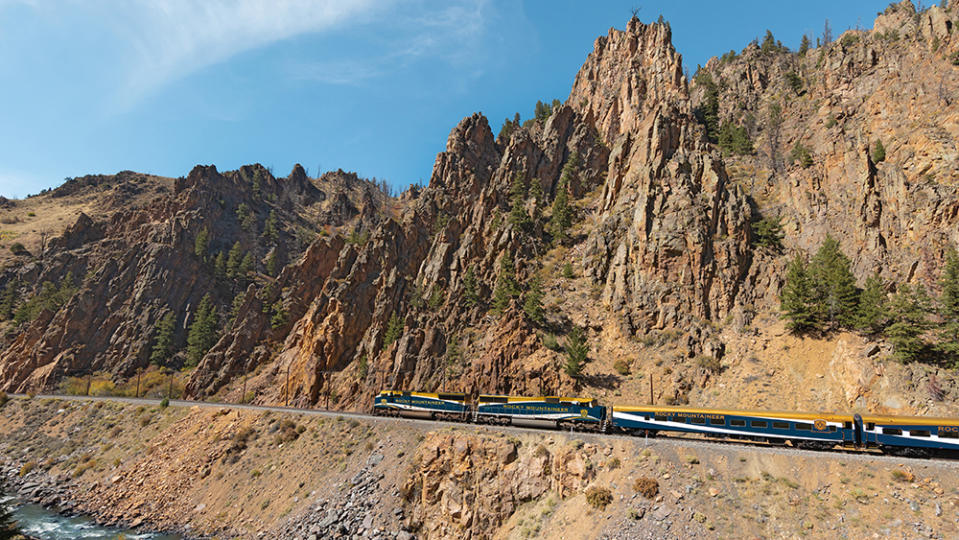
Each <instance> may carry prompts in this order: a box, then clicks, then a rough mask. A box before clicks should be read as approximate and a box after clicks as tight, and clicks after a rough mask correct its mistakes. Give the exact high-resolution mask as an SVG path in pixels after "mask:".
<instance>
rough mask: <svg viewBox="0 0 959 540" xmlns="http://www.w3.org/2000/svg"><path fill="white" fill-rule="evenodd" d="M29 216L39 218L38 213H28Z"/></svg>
mask: <svg viewBox="0 0 959 540" xmlns="http://www.w3.org/2000/svg"><path fill="white" fill-rule="evenodd" d="M27 216H29V217H37V213H36V212H27Z"/></svg>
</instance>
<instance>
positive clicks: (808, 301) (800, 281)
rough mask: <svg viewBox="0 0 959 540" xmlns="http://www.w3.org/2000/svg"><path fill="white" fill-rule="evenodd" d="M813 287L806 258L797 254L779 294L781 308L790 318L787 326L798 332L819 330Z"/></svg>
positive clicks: (783, 313)
mask: <svg viewBox="0 0 959 540" xmlns="http://www.w3.org/2000/svg"><path fill="white" fill-rule="evenodd" d="M812 304H813V288H812V280H811V279H810V277H809V272H808V268H807V265H806V258H805V257H803V256H802V255H800V254H796V256H795V257H794V258H793V260H792V262H790V263H789V268H788V270H787V271H786V282H785V283H784V284H783V289H782V292H780V294H779V309H780V310H781V311H782V317H783V318H784V319H788V320H789V322H788V323H787V324H786V326H788V327H789V329H790V330H791V331H793V332H796V333H802V332H808V331H809V330H818V329H819V324H818V321H817V320H816V316H815V313H814V311H813V305H812Z"/></svg>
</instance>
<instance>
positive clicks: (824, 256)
mask: <svg viewBox="0 0 959 540" xmlns="http://www.w3.org/2000/svg"><path fill="white" fill-rule="evenodd" d="M809 276H810V278H811V280H812V289H813V294H814V297H815V298H816V303H815V314H816V317H817V318H818V319H819V321H821V322H822V323H828V324H826V325H825V327H826V328H829V327H830V326H831V327H834V328H835V327H846V328H850V327H853V326H854V325H855V324H856V307H857V305H858V303H859V289H857V288H856V278H855V277H853V275H852V271H851V270H850V263H849V259H848V258H847V257H846V255H845V254H843V252H842V251H841V250H840V249H839V242H838V241H836V239H835V238H833V237H832V236H831V235H829V234H827V235H826V239H825V240H823V243H822V245H821V246H819V251H817V252H816V255H815V256H814V257H813V259H812V262H811V263H810V265H809Z"/></svg>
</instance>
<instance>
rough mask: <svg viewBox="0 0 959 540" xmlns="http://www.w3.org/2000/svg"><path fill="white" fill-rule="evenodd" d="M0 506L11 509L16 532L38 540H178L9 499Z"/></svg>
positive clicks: (1, 502) (174, 537) (178, 539)
mask: <svg viewBox="0 0 959 540" xmlns="http://www.w3.org/2000/svg"><path fill="white" fill-rule="evenodd" d="M0 504H7V505H11V506H13V507H14V511H13V518H14V519H15V520H16V521H17V524H18V525H19V526H20V530H21V531H22V532H23V533H24V534H26V535H28V536H32V537H34V538H40V539H42V540H64V539H67V538H70V539H74V538H75V539H78V540H79V539H85V540H116V539H117V538H124V539H126V540H180V537H179V536H175V535H171V534H159V533H141V532H134V531H129V530H125V529H117V528H114V527H103V526H100V525H97V524H96V523H94V522H93V521H92V520H90V519H89V518H86V517H83V516H73V517H66V516H63V515H61V514H58V513H56V512H53V511H51V510H47V509H45V508H43V507H42V506H38V505H36V504H23V505H18V504H16V500H15V499H13V498H10V497H7V498H5V499H0Z"/></svg>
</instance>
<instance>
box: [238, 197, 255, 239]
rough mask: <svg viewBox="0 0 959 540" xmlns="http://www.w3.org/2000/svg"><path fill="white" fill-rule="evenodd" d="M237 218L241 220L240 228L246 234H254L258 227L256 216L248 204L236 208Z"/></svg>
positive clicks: (241, 204)
mask: <svg viewBox="0 0 959 540" xmlns="http://www.w3.org/2000/svg"><path fill="white" fill-rule="evenodd" d="M236 217H237V219H239V220H240V227H241V228H242V229H243V230H244V231H246V232H252V231H253V229H254V228H255V227H256V215H255V214H254V213H253V210H250V207H249V206H248V205H247V204H246V203H240V205H239V206H237V208H236Z"/></svg>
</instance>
